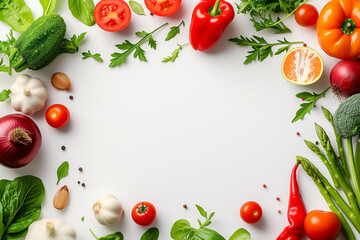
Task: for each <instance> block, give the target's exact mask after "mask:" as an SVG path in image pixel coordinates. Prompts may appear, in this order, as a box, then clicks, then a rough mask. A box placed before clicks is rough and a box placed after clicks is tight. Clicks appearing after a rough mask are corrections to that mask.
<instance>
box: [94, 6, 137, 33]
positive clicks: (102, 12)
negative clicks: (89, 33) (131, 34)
mask: <svg viewBox="0 0 360 240" xmlns="http://www.w3.org/2000/svg"><path fill="white" fill-rule="evenodd" d="M94 18H95V22H96V23H97V25H98V26H99V27H100V28H101V29H103V30H105V31H108V32H118V31H121V30H123V29H124V28H126V26H127V25H129V23H130V19H131V10H130V7H129V5H128V4H127V3H126V2H125V1H123V0H103V1H100V2H99V3H98V4H96V6H95V9H94Z"/></svg>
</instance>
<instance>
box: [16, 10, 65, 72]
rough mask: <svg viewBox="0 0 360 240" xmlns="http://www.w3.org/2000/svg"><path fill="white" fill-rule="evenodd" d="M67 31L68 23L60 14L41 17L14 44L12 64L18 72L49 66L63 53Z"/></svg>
mask: <svg viewBox="0 0 360 240" xmlns="http://www.w3.org/2000/svg"><path fill="white" fill-rule="evenodd" d="M65 33H66V24H65V22H64V19H63V18H62V17H61V16H60V15H58V14H55V13H53V14H48V15H44V16H42V17H39V18H38V19H36V20H35V21H34V22H33V23H32V24H31V25H30V26H29V27H28V29H26V30H25V32H23V33H22V34H21V35H20V37H19V38H18V39H17V40H16V42H15V44H14V46H12V48H11V51H10V56H9V60H10V65H11V66H12V67H13V69H14V70H15V71H16V72H21V71H23V70H25V69H26V68H30V69H33V70H37V69H40V68H43V67H45V66H47V65H48V64H50V63H51V62H52V61H53V60H54V59H55V58H56V57H57V56H58V55H59V54H60V53H61V47H62V44H63V40H64V37H65Z"/></svg>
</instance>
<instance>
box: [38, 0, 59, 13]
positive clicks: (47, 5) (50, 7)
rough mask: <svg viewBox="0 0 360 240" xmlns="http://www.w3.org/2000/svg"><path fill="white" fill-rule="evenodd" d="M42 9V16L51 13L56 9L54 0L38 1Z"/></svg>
mask: <svg viewBox="0 0 360 240" xmlns="http://www.w3.org/2000/svg"><path fill="white" fill-rule="evenodd" d="M39 1H40V3H41V6H42V7H43V15H47V14H49V13H52V12H53V11H54V9H55V7H56V0H39Z"/></svg>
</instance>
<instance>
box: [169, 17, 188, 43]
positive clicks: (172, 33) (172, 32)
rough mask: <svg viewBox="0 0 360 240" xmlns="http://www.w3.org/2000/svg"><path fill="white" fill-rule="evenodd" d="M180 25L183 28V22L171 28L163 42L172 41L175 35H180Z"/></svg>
mask: <svg viewBox="0 0 360 240" xmlns="http://www.w3.org/2000/svg"><path fill="white" fill-rule="evenodd" d="M181 25H183V26H184V27H185V22H184V21H181V23H180V24H179V25H177V26H173V27H171V28H170V31H169V33H168V35H167V36H166V38H165V41H169V40H171V39H173V38H174V37H175V36H176V35H178V34H180V27H181Z"/></svg>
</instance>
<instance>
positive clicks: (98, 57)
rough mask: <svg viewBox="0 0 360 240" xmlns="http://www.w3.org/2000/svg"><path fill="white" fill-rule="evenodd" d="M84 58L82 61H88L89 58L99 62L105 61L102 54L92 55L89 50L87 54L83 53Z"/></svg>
mask: <svg viewBox="0 0 360 240" xmlns="http://www.w3.org/2000/svg"><path fill="white" fill-rule="evenodd" d="M82 55H83V58H82V59H87V58H93V59H95V60H96V61H98V62H103V61H104V60H103V59H102V58H101V54H100V53H95V54H91V52H90V50H88V51H87V52H83V53H82Z"/></svg>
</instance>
